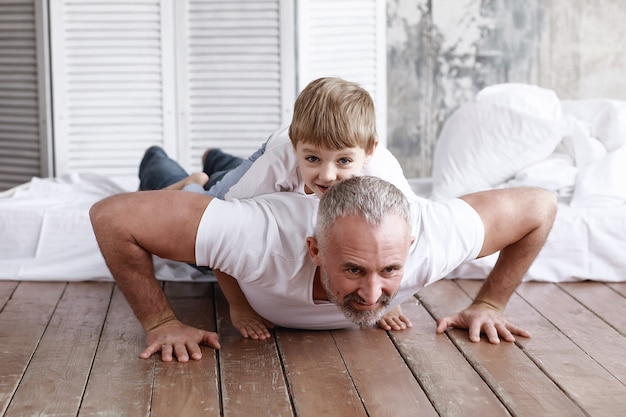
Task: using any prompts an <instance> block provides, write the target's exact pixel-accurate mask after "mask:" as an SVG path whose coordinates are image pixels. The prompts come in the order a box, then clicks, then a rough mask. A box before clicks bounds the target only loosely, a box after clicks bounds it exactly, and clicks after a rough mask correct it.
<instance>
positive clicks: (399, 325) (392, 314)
mask: <svg viewBox="0 0 626 417" xmlns="http://www.w3.org/2000/svg"><path fill="white" fill-rule="evenodd" d="M378 327H380V328H381V329H383V330H404V329H406V328H409V327H413V324H411V320H409V318H408V317H406V316H405V315H404V314H402V308H400V306H397V307H395V308H394V309H392V310H390V311H388V312H387V314H385V315H384V316H383V317H382V318H381V319H380V320H378Z"/></svg>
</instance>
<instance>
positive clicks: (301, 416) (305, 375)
mask: <svg viewBox="0 0 626 417" xmlns="http://www.w3.org/2000/svg"><path fill="white" fill-rule="evenodd" d="M275 332H276V339H277V340H278V346H279V348H280V352H281V355H282V359H283V365H284V367H285V374H286V376H287V381H288V383H289V388H290V392H291V396H292V401H293V405H294V409H295V411H296V415H297V416H298V417H317V416H333V415H336V416H346V417H353V416H354V417H365V416H367V415H368V414H367V412H366V411H365V407H364V406H363V404H362V402H361V399H360V398H359V394H358V392H357V390H356V388H355V386H354V384H353V382H352V379H351V378H350V375H349V374H348V371H347V370H346V366H345V364H344V362H343V359H342V358H341V354H340V353H339V350H338V349H337V345H336V344H335V340H334V339H333V337H332V335H331V333H330V332H328V331H304V330H290V329H278V330H276V331H275Z"/></svg>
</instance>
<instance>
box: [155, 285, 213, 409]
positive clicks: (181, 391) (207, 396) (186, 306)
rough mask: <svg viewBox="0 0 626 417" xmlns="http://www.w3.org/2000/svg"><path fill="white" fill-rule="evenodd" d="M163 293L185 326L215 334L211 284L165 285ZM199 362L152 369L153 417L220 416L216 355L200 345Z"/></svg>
mask: <svg viewBox="0 0 626 417" xmlns="http://www.w3.org/2000/svg"><path fill="white" fill-rule="evenodd" d="M165 294H166V295H167V297H168V299H169V302H170V304H171V306H172V308H173V309H174V312H175V313H176V316H177V317H178V318H179V320H181V321H182V322H184V323H187V324H189V325H191V326H194V327H197V328H201V329H206V330H210V331H215V316H214V313H213V304H214V301H213V288H212V284H210V283H201V282H191V283H189V282H187V283H165ZM201 349H202V360H200V361H194V360H190V361H189V362H187V363H178V362H176V361H172V362H170V363H165V362H162V361H161V360H160V358H157V361H156V366H155V379H154V393H153V397H152V414H151V415H152V416H153V417H159V416H166V417H170V416H174V415H180V416H189V417H194V416H204V415H207V413H209V415H218V414H219V413H220V392H219V388H218V367H217V355H216V352H215V350H214V349H213V348H210V347H209V346H201Z"/></svg>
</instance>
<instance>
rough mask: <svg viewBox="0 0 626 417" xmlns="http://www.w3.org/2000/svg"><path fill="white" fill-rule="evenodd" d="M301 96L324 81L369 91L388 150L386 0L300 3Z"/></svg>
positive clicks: (341, 0) (311, 0)
mask: <svg viewBox="0 0 626 417" xmlns="http://www.w3.org/2000/svg"><path fill="white" fill-rule="evenodd" d="M296 25H297V30H298V68H297V70H298V91H301V90H302V89H303V88H304V87H305V86H306V85H307V84H308V83H309V82H310V81H312V80H314V79H316V78H319V77H322V76H338V77H341V78H344V79H346V80H350V81H355V82H358V83H359V84H361V85H362V86H363V87H364V88H365V89H367V90H368V91H369V92H370V94H371V95H372V98H373V100H374V103H375V104H376V112H377V130H378V135H379V139H380V141H381V142H382V143H383V144H386V125H387V92H386V88H387V82H386V76H387V71H386V46H385V43H386V35H385V33H386V11H385V0H299V1H298V13H297V21H296Z"/></svg>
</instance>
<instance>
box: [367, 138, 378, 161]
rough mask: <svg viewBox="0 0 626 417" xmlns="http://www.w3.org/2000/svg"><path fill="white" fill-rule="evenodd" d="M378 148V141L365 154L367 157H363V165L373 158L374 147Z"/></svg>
mask: <svg viewBox="0 0 626 417" xmlns="http://www.w3.org/2000/svg"><path fill="white" fill-rule="evenodd" d="M377 146H378V141H376V142H374V145H373V146H372V149H371V150H370V151H369V152H368V153H367V155H366V156H365V163H366V164H367V163H368V162H369V161H370V159H372V157H373V156H374V152H376V147H377Z"/></svg>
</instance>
